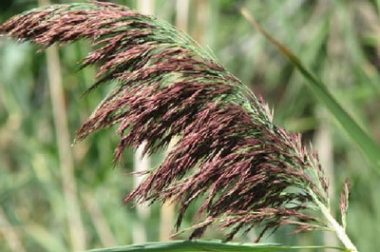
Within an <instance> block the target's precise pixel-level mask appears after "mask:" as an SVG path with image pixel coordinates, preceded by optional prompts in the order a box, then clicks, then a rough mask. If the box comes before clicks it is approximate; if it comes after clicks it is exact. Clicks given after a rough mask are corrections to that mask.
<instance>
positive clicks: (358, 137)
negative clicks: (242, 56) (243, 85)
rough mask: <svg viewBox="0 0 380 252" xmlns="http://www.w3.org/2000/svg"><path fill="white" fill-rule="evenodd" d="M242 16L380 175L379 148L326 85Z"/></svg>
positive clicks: (274, 40)
mask: <svg viewBox="0 0 380 252" xmlns="http://www.w3.org/2000/svg"><path fill="white" fill-rule="evenodd" d="M241 13H242V15H243V16H244V17H245V18H246V19H247V21H248V22H249V23H250V24H251V25H252V26H253V27H254V28H255V29H257V30H258V31H259V32H260V33H261V34H263V35H264V37H265V38H267V39H268V40H269V41H270V42H271V43H272V44H273V45H274V46H275V47H276V48H277V49H278V50H279V51H280V52H281V53H282V54H283V55H284V56H285V57H286V58H287V59H288V60H289V61H290V62H291V63H292V64H293V65H294V66H295V67H296V68H297V69H298V70H299V71H300V72H301V74H302V75H303V76H304V77H305V79H307V80H308V81H307V82H306V83H308V84H309V85H308V87H309V88H310V89H311V91H312V92H313V93H314V94H315V95H316V97H317V98H318V99H319V100H320V101H321V103H322V104H323V105H325V106H326V108H327V109H328V110H329V111H330V113H331V114H332V115H333V116H334V117H335V118H336V120H337V121H338V122H339V124H340V125H341V126H342V128H343V129H344V130H345V131H346V133H347V134H348V135H349V136H350V137H351V138H352V140H353V141H354V142H355V143H356V144H357V145H358V146H359V147H360V148H361V150H362V151H363V153H364V154H365V156H366V157H367V159H368V160H369V161H370V162H371V164H373V165H372V166H371V167H373V168H374V169H375V170H376V171H377V172H378V173H380V146H379V145H378V144H377V143H376V142H375V141H374V140H373V138H372V137H370V136H369V135H368V134H367V133H366V132H365V131H364V130H363V129H362V128H361V127H360V126H359V125H358V124H357V123H356V122H355V120H354V119H353V118H352V117H351V116H350V115H349V114H348V113H347V112H346V111H345V110H344V108H343V107H342V106H341V105H340V104H339V103H338V102H337V101H336V99H335V98H334V96H333V95H332V94H331V93H330V92H329V91H328V90H327V88H326V85H325V84H324V83H323V82H322V81H321V80H320V79H318V78H317V77H316V76H315V75H314V74H313V73H312V72H311V71H309V70H308V69H307V68H306V67H305V66H304V65H303V64H302V62H301V60H300V59H299V58H298V57H297V56H296V55H295V54H294V53H293V52H291V51H290V50H289V49H288V48H287V47H286V46H284V45H283V44H281V43H280V42H279V41H278V40H276V39H275V38H274V37H272V36H271V35H270V34H269V33H268V32H267V31H266V30H265V29H264V28H263V27H262V26H261V25H260V24H259V23H258V22H257V21H256V20H255V18H254V17H253V16H252V15H251V14H250V13H249V12H248V10H247V9H245V8H242V9H241Z"/></svg>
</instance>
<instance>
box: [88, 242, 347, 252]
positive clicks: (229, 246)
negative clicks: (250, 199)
mask: <svg viewBox="0 0 380 252" xmlns="http://www.w3.org/2000/svg"><path fill="white" fill-rule="evenodd" d="M324 248H330V249H336V250H337V251H345V250H344V249H343V248H339V247H325V246H283V245H278V244H265V243H262V244H261V243H255V244H253V243H221V242H218V241H170V242H152V243H145V244H140V245H130V246H124V247H118V248H103V249H95V250H91V252H145V251H155V252H161V251H162V252H164V251H165V252H173V251H181V252H190V251H191V252H198V251H199V252H206V251H215V252H216V251H218V252H274V251H300V250H305V249H309V251H310V250H311V251H314V250H315V251H320V250H321V249H324Z"/></svg>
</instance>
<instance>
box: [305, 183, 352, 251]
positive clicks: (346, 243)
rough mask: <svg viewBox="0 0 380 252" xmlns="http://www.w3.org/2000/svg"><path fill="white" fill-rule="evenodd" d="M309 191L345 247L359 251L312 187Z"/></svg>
mask: <svg viewBox="0 0 380 252" xmlns="http://www.w3.org/2000/svg"><path fill="white" fill-rule="evenodd" d="M309 193H310V195H311V196H312V197H313V200H314V202H315V203H316V204H317V206H318V207H319V209H320V210H321V213H322V215H323V216H324V217H325V219H326V220H327V222H328V224H329V226H330V228H331V229H332V230H333V231H334V232H335V233H336V235H337V237H338V238H339V240H340V241H341V242H342V244H343V245H344V246H345V248H346V249H347V250H348V251H350V252H358V249H357V248H356V246H355V245H354V244H353V243H352V241H351V239H350V237H348V235H347V233H346V230H345V229H344V228H343V226H342V225H340V224H339V223H338V222H337V221H336V220H335V218H334V217H333V216H332V215H331V212H330V210H329V209H328V208H327V207H326V206H325V205H324V204H323V203H322V202H321V201H320V200H319V199H318V198H317V196H316V195H315V194H314V192H313V191H312V190H311V189H310V190H309Z"/></svg>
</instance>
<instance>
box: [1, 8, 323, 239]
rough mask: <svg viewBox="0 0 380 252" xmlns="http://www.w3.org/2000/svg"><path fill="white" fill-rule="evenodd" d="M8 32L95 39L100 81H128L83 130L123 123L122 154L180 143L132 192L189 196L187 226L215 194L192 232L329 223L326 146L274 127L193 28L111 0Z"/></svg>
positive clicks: (31, 19)
mask: <svg viewBox="0 0 380 252" xmlns="http://www.w3.org/2000/svg"><path fill="white" fill-rule="evenodd" d="M0 34H3V35H8V36H11V37H13V38H17V39H20V40H28V41H33V42H34V43H36V44H38V45H40V46H42V47H48V46H50V45H52V44H54V43H68V42H73V41H76V40H79V39H89V40H90V41H91V45H92V47H93V51H92V52H91V53H90V54H89V55H88V56H87V57H86V58H85V59H84V61H83V64H82V66H83V67H85V66H88V65H93V64H95V65H98V66H99V71H98V73H97V76H96V79H97V80H96V82H95V84H94V85H93V86H92V87H90V89H89V90H92V89H94V88H97V87H98V86H100V85H104V84H106V83H107V82H109V81H116V82H117V84H116V86H115V88H114V89H113V91H112V92H111V93H110V94H109V95H108V96H107V97H106V98H105V99H104V100H103V101H102V102H101V103H100V105H99V106H98V107H97V108H96V110H95V111H94V113H93V114H92V115H91V116H90V117H89V119H88V120H87V121H86V122H84V124H83V125H82V126H81V128H80V129H79V130H78V136H77V138H78V139H84V138H85V137H87V136H88V135H90V134H91V133H93V132H95V131H98V130H100V129H104V128H108V127H110V126H113V125H118V129H117V132H118V133H119V134H120V138H121V140H120V143H119V145H118V146H117V148H116V153H115V159H116V160H118V159H119V158H120V157H121V154H122V153H123V151H124V149H125V148H126V147H127V146H133V147H137V146H139V145H140V144H141V143H143V142H146V143H147V144H146V148H145V153H147V154H152V153H154V152H155V151H157V150H158V149H160V148H163V147H166V146H167V145H168V143H169V142H170V140H171V139H172V138H173V137H175V136H176V137H178V141H177V143H176V145H175V146H174V147H173V148H172V151H171V152H170V153H169V154H168V156H167V158H166V159H165V160H164V162H163V163H162V164H161V166H160V167H159V168H157V169H156V170H154V171H151V173H150V176H148V177H147V178H146V180H145V181H143V183H142V184H140V185H139V186H138V187H137V188H136V189H135V190H134V191H133V192H131V193H130V194H129V195H128V196H127V197H126V199H125V201H126V202H130V201H139V202H142V201H147V202H154V201H157V200H159V201H169V200H172V201H174V202H176V203H177V204H178V205H179V216H178V220H177V228H178V227H180V225H181V220H182V218H183V216H184V214H185V212H186V210H187V208H188V207H189V205H190V204H191V203H192V202H193V201H194V200H195V199H198V198H201V197H203V204H202V206H201V207H200V209H199V213H200V214H201V215H202V216H205V221H203V222H201V223H200V224H198V225H194V230H193V233H192V234H191V238H196V237H200V236H201V235H202V234H203V232H204V231H205V229H206V228H207V227H208V226H209V225H210V224H211V223H214V222H219V223H221V226H222V227H224V228H226V229H228V230H229V231H228V232H229V233H228V235H227V236H226V239H227V240H229V239H232V238H233V236H234V235H235V234H236V233H237V232H238V231H239V230H242V231H245V232H247V231H249V230H250V229H251V228H252V227H255V226H258V227H261V228H262V232H261V234H260V236H259V238H261V236H262V235H263V234H264V233H266V232H267V231H274V230H276V229H277V228H278V227H279V226H280V225H283V224H292V225H296V226H297V227H298V228H297V230H296V231H308V230H312V229H315V228H322V227H326V226H327V224H326V223H325V221H323V220H321V219H320V218H319V217H320V212H319V210H318V207H319V204H323V205H327V204H328V196H327V183H326V181H325V178H324V175H323V172H322V169H321V168H320V165H319V161H318V159H317V157H316V155H315V154H313V153H312V152H311V151H309V150H307V149H305V148H304V147H303V146H302V144H301V137H300V135H298V134H291V133H288V132H287V131H286V130H284V129H281V128H279V127H277V126H275V125H274V124H273V121H272V115H271V113H270V112H269V110H268V108H267V106H266V104H264V103H263V101H262V100H261V99H260V98H257V97H256V96H255V95H254V94H253V93H252V92H251V91H249V90H248V89H247V88H246V87H245V86H244V85H243V84H242V83H241V82H240V81H239V80H238V79H237V78H236V77H234V76H233V75H232V74H231V73H229V72H228V71H226V70H225V69H224V68H223V67H222V66H221V65H220V64H218V63H217V61H216V60H215V59H214V58H213V56H212V54H211V53H210V52H208V51H206V50H204V49H202V48H200V47H199V46H198V45H197V44H196V43H195V42H194V41H193V40H192V39H190V38H189V37H188V36H186V35H184V34H182V33H180V32H178V31H176V30H175V29H174V28H172V27H171V26H170V25H168V24H166V23H164V22H161V21H158V20H156V19H155V18H153V17H149V16H144V15H141V14H139V13H137V12H135V11H132V10H130V9H128V8H126V7H121V6H118V5H114V4H110V3H100V2H93V3H86V4H83V3H81V4H62V5H52V6H49V7H44V8H40V9H36V10H32V11H29V12H27V13H24V14H21V15H19V16H16V17H13V18H12V19H10V20H9V21H7V22H6V23H4V24H2V25H1V26H0Z"/></svg>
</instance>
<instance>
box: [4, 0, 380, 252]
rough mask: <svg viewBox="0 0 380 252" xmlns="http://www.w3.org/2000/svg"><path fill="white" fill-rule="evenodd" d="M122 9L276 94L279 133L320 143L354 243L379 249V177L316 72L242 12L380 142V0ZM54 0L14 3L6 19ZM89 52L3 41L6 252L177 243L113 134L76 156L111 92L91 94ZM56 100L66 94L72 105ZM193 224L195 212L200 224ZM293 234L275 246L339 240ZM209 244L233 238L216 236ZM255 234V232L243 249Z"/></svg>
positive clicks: (165, 210)
mask: <svg viewBox="0 0 380 252" xmlns="http://www.w3.org/2000/svg"><path fill="white" fill-rule="evenodd" d="M57 2H60V3H63V2H69V1H68V0H66V1H57ZM115 2H117V3H121V4H125V5H128V6H130V7H132V8H139V9H140V10H141V11H143V12H152V11H153V12H154V13H155V15H156V16H158V17H159V18H161V19H165V20H167V21H168V22H170V23H173V24H174V25H177V27H179V28H180V29H182V30H185V31H187V32H188V33H190V34H191V35H192V36H193V37H194V38H195V39H196V40H197V41H198V42H199V43H200V44H202V45H204V46H207V47H209V48H211V49H212V50H213V52H214V53H215V55H216V57H217V58H218V59H219V60H220V62H221V63H222V64H224V65H225V66H226V67H227V69H229V70H230V71H231V72H233V73H234V74H235V75H236V76H237V77H238V78H240V79H241V80H242V81H243V82H244V83H246V84H247V85H249V86H250V87H251V88H252V89H253V90H254V92H255V93H256V94H257V95H261V96H263V97H264V98H265V99H266V101H267V102H268V103H269V104H270V106H271V107H272V108H273V109H274V111H275V120H276V122H277V124H279V125H281V126H283V127H285V128H287V129H289V130H291V131H297V132H303V133H304V141H305V142H313V144H314V146H316V148H317V150H318V152H319V154H320V158H321V161H322V163H323V166H324V168H325V170H327V173H328V176H329V178H330V183H331V187H330V188H331V198H332V200H333V202H332V206H337V205H338V202H337V198H338V195H339V193H340V189H341V186H342V183H343V182H344V179H345V178H349V179H350V181H351V184H352V189H351V191H352V194H351V201H350V209H349V212H348V217H347V219H348V233H349V234H350V236H351V237H352V239H353V241H354V243H356V244H357V246H358V248H359V250H360V251H377V248H379V247H380V240H379V239H378V234H379V233H380V201H379V200H378V198H379V195H378V193H377V192H378V191H379V190H380V188H379V187H380V185H379V183H378V181H379V180H380V174H379V173H376V172H375V169H371V168H370V163H369V162H368V161H367V160H366V159H365V158H364V156H363V155H362V153H361V152H360V150H359V148H358V147H357V146H356V145H355V144H354V143H353V142H352V141H351V140H350V138H349V137H348V136H347V134H346V133H344V131H343V130H342V129H341V128H340V127H339V126H338V124H337V123H336V121H335V120H334V118H333V117H332V116H331V114H329V112H328V111H327V110H325V109H324V107H323V106H322V105H321V104H319V102H318V100H317V99H315V97H314V96H313V94H312V93H310V92H309V90H308V89H307V88H306V85H305V83H304V82H305V80H304V79H303V77H302V76H301V75H300V74H299V73H297V71H295V69H294V68H293V66H292V65H291V64H290V63H289V62H287V61H286V60H285V59H284V58H283V57H282V56H281V55H280V54H279V53H278V52H277V51H276V50H275V49H274V48H273V47H272V46H271V45H270V44H269V43H268V42H267V41H266V40H265V39H264V38H263V37H262V36H261V35H260V34H258V33H257V32H256V31H254V30H253V29H252V28H251V26H250V25H249V24H248V22H247V21H246V20H244V18H243V17H242V16H241V14H240V13H239V11H238V7H239V6H240V5H244V6H246V7H247V8H248V9H249V10H250V11H251V12H252V13H254V14H255V16H256V17H257V19H258V20H259V21H260V23H261V24H262V25H263V26H264V27H266V29H267V30H268V31H269V32H270V33H271V34H272V35H275V36H276V37H277V38H278V39H280V40H281V41H282V42H283V43H284V44H286V45H287V46H288V47H289V48H291V49H292V50H293V51H294V52H296V54H297V55H298V56H299V57H300V58H301V59H302V61H303V62H305V63H306V65H307V66H308V67H309V68H310V69H312V71H313V72H314V73H315V74H316V75H317V76H320V77H321V79H322V80H323V81H324V82H325V83H326V84H327V85H328V89H329V90H330V91H331V93H332V94H333V95H334V97H335V98H336V99H337V100H338V101H339V102H340V103H341V104H342V105H343V106H344V108H345V109H346V110H347V111H348V112H349V113H350V114H351V115H352V116H353V117H354V118H355V119H356V121H357V122H359V124H360V125H361V126H362V127H363V128H364V129H365V130H366V131H367V132H368V133H369V134H370V135H371V136H373V138H374V139H375V141H376V142H378V143H379V142H380V116H379V113H378V111H379V109H380V99H379V97H380V74H379V70H380V35H379V34H380V19H379V18H380V1H376V0H373V1H370V0H361V1H354V0H350V1H343V0H319V1H310V0H309V1H308V0H283V1H277V0H267V1H232V0H209V1H204V0H177V1H175V0H170V1H168V0H150V1H149V0H148V1H143V0H138V1H137V0H136V1H122V0H120V1H115ZM45 3H46V1H43V0H41V1H39V2H37V1H32V0H13V1H12V0H5V1H4V0H2V1H1V2H0V22H3V21H4V20H6V19H7V18H8V17H10V16H12V15H14V14H17V13H19V12H21V11H23V10H28V9H30V8H33V7H36V6H38V5H41V4H45ZM87 51H88V45H87V44H86V42H80V43H76V44H73V45H70V46H67V47H65V48H60V49H59V54H58V57H54V50H53V51H51V52H50V53H49V55H50V56H48V57H46V55H45V54H44V53H36V47H34V46H32V45H30V44H17V43H15V42H14V41H10V40H6V39H3V38H2V39H1V40H0V250H1V251H21V252H22V251H71V250H73V249H88V248H95V247H103V246H115V245H124V244H130V243H135V242H143V241H146V240H148V241H157V240H167V239H169V236H170V232H171V231H172V227H173V224H172V220H173V219H174V218H175V213H174V212H175V209H174V208H173V206H169V205H166V206H164V207H162V208H161V207H159V206H158V205H153V206H152V207H151V208H150V209H148V208H147V206H142V207H134V206H131V205H127V206H126V205H124V204H123V203H122V199H123V196H125V195H126V192H128V191H130V190H131V188H132V187H133V184H135V183H136V182H137V181H136V179H134V177H133V176H132V175H130V174H129V173H131V172H132V171H133V170H134V168H133V167H134V166H136V164H137V165H141V164H144V162H142V161H141V160H139V158H138V157H136V155H135V153H134V152H133V150H128V151H127V152H126V154H125V158H124V159H123V162H122V163H120V164H119V165H117V167H112V158H113V149H114V147H115V145H116V143H117V137H116V136H115V133H114V132H112V130H110V131H104V132H101V133H98V134H96V135H95V136H93V137H90V138H89V139H88V140H86V141H84V142H80V143H77V144H76V145H74V146H73V147H72V148H71V147H70V143H71V142H72V139H73V138H74V135H75V130H76V129H77V128H78V127H79V126H80V124H81V122H83V121H84V119H85V118H86V117H87V116H88V115H90V113H91V111H92V109H94V108H95V106H96V104H97V103H98V102H99V101H100V100H101V98H102V97H103V96H104V94H105V93H106V92H107V90H106V88H103V89H101V90H95V91H94V92H93V93H92V94H90V95H88V96H84V97H82V96H81V95H82V94H83V92H84V91H85V90H86V88H87V87H89V86H90V85H91V84H92V81H93V79H94V74H95V71H94V69H86V70H84V71H78V70H79V69H78V64H77V63H78V62H79V60H80V59H81V58H83V56H85V55H86V52H87ZM57 66H58V69H59V70H60V71H59V70H57V68H56V67H57ZM59 66H60V67H59ZM49 83H50V85H49ZM61 83H62V86H61ZM57 85H58V86H57ZM60 87H62V88H63V93H62V95H60V90H61V89H60ZM54 90H55V91H54ZM57 90H58V91H57ZM57 97H58V100H59V97H61V98H64V99H63V100H62V103H59V102H57ZM53 101H55V102H53ZM65 115H67V118H66V116H65ZM163 155H165V152H164V151H163V152H162V153H161V154H159V155H155V156H153V157H151V158H150V160H148V162H149V164H148V165H149V166H150V167H155V166H156V165H157V163H158V162H159V160H161V159H162V157H163ZM379 155H380V153H379ZM145 165H146V163H145ZM336 210H337V211H336V212H337V213H338V209H336ZM191 218H192V216H191V215H189V216H187V221H185V222H187V225H189V224H190V220H191ZM185 225H186V223H185ZM210 230H211V229H210ZM289 232H291V229H289V228H282V229H281V230H280V231H279V232H277V233H276V234H275V235H273V236H271V237H269V238H266V239H265V241H274V242H281V243H285V244H293V245H294V244H299V245H305V244H322V243H327V244H330V245H334V243H336V241H335V240H334V237H333V236H330V235H328V234H321V233H319V232H315V233H311V234H302V235H299V236H289V235H288V234H289ZM71 234H75V235H73V236H75V237H71ZM179 237H181V236H179ZM183 237H186V234H184V236H183ZM207 237H209V238H218V237H221V236H220V234H219V233H218V229H214V230H213V231H209V232H208V233H207ZM254 237H255V234H254V231H253V232H252V233H250V234H248V235H247V236H244V237H239V238H237V240H240V241H252V240H253V239H254Z"/></svg>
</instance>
